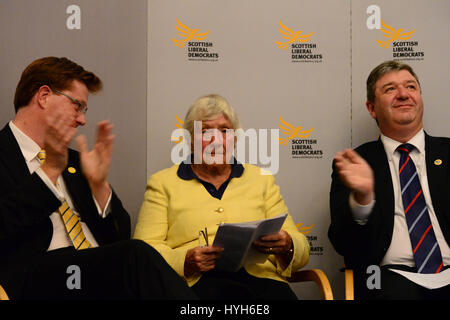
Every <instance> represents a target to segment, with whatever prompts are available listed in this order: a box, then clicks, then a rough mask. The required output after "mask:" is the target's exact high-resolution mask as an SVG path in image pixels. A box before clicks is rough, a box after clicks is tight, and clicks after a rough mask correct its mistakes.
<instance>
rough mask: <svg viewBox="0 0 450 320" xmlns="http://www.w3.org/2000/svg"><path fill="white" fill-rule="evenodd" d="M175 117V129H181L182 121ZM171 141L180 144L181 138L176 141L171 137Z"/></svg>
mask: <svg viewBox="0 0 450 320" xmlns="http://www.w3.org/2000/svg"><path fill="white" fill-rule="evenodd" d="M175 117H176V118H177V121H176V122H175V127H177V128H178V129H183V124H184V121H183V120H181V119H180V118H178V115H175ZM172 141H173V142H175V143H180V142H182V141H183V136H180V137H178V140H177V139H176V138H175V137H172Z"/></svg>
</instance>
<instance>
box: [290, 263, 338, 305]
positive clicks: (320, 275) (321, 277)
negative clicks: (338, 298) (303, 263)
mask: <svg viewBox="0 0 450 320" xmlns="http://www.w3.org/2000/svg"><path fill="white" fill-rule="evenodd" d="M288 281H289V282H305V281H314V282H315V283H316V284H317V285H318V286H319V289H320V292H321V294H322V298H323V299H324V300H333V291H332V290H331V285H330V281H328V277H327V276H326V274H325V273H324V272H323V271H322V270H320V269H307V270H300V271H297V272H294V273H293V274H292V276H291V277H290V278H288Z"/></svg>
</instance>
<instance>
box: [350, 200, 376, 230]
mask: <svg viewBox="0 0 450 320" xmlns="http://www.w3.org/2000/svg"><path fill="white" fill-rule="evenodd" d="M348 203H349V205H350V209H351V210H352V215H353V220H355V222H356V223H358V224H360V225H365V224H366V223H367V220H369V216H370V213H371V212H372V209H373V207H374V206H375V197H374V199H373V200H372V201H371V202H370V203H369V204H367V205H361V204H359V203H358V202H356V200H355V195H354V193H353V192H352V193H350V197H349V199H348Z"/></svg>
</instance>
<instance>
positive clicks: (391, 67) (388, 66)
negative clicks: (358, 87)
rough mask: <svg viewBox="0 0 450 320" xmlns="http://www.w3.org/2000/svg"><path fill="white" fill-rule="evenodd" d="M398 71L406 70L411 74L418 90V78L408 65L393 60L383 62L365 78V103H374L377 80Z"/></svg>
mask: <svg viewBox="0 0 450 320" xmlns="http://www.w3.org/2000/svg"><path fill="white" fill-rule="evenodd" d="M400 70H406V71H408V72H409V73H411V75H412V76H413V77H414V78H415V79H416V81H417V83H418V84H419V88H420V82H419V78H418V77H417V75H416V73H415V72H414V70H413V68H411V66H410V65H408V64H406V63H403V62H399V61H394V60H390V61H385V62H383V63H382V64H380V65H378V66H377V67H375V69H373V70H372V72H370V74H369V77H368V78H367V81H366V90H367V101H369V102H372V103H373V102H374V101H375V85H376V83H377V81H378V79H380V78H381V77H382V76H384V75H385V74H387V73H390V72H393V71H400Z"/></svg>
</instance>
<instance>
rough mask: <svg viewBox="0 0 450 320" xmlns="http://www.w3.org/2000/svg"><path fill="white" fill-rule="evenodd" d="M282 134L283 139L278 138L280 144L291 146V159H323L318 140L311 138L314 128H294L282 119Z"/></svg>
mask: <svg viewBox="0 0 450 320" xmlns="http://www.w3.org/2000/svg"><path fill="white" fill-rule="evenodd" d="M279 127H280V132H281V135H282V137H280V138H278V140H279V144H280V145H282V146H285V147H286V146H287V145H288V144H289V143H290V145H291V157H292V158H293V159H305V158H315V159H317V158H322V156H323V151H322V150H320V149H319V148H318V145H317V144H318V143H317V139H311V138H310V136H311V135H312V132H313V131H314V128H311V129H309V130H304V129H303V127H302V126H294V125H293V124H291V123H289V122H287V121H285V120H284V119H283V117H280V123H279Z"/></svg>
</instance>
